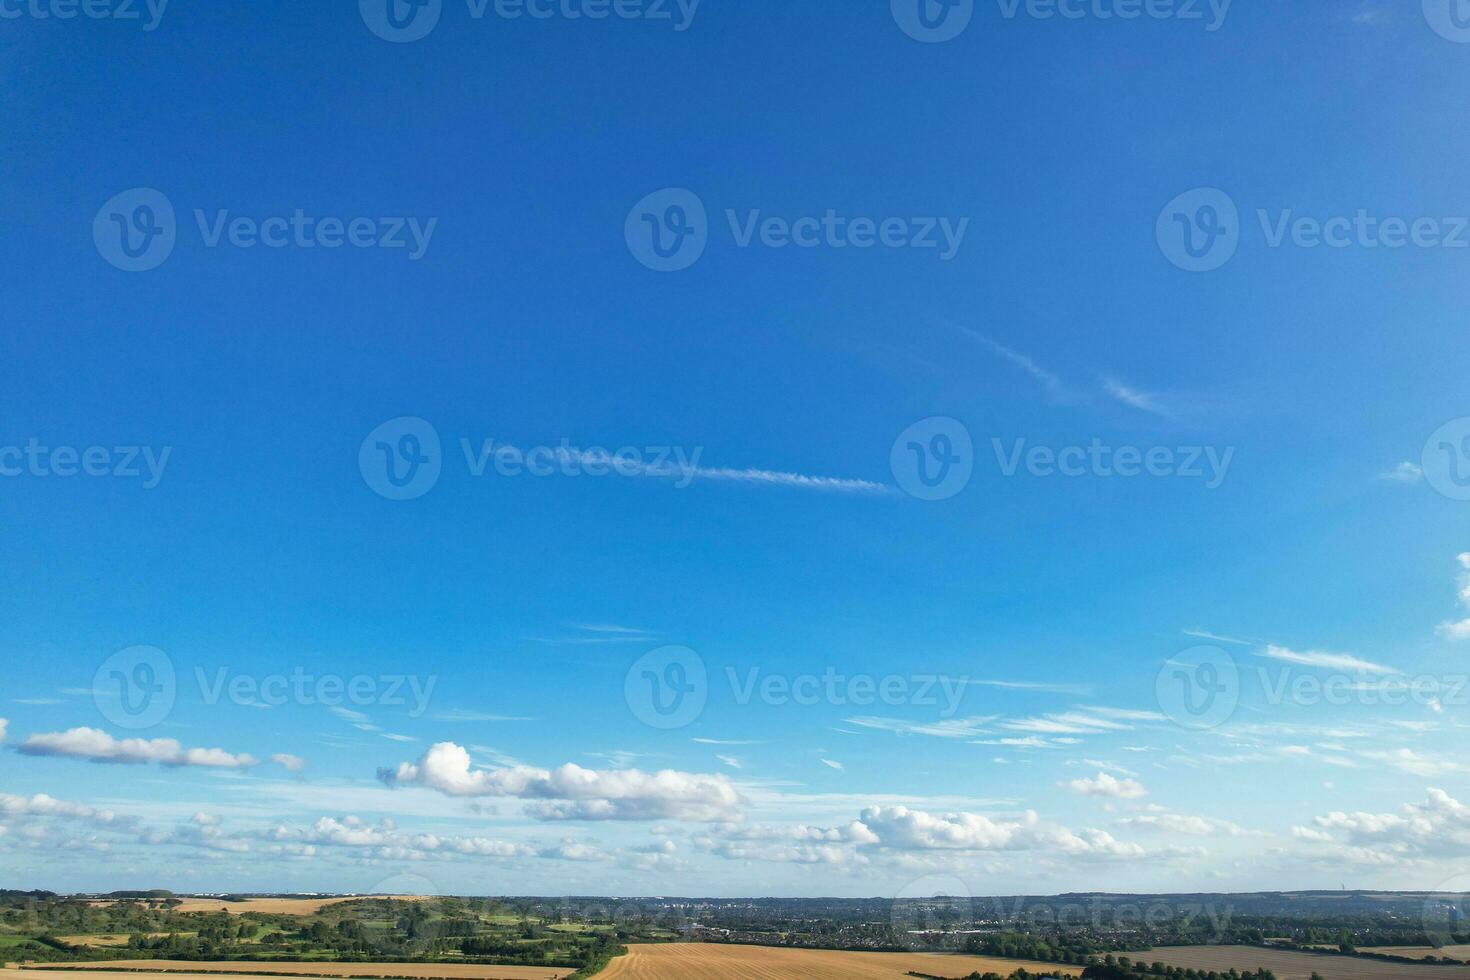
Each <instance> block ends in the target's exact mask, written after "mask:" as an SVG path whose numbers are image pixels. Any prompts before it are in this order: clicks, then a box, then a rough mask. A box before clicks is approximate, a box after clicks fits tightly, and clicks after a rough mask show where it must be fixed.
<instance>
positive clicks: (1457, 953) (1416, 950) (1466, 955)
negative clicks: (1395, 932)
mask: <svg viewBox="0 0 1470 980" xmlns="http://www.w3.org/2000/svg"><path fill="white" fill-rule="evenodd" d="M1358 951H1359V952H1362V953H1383V954H1385V955H1388V956H1407V957H1408V958H1409V959H1412V960H1422V959H1424V958H1425V957H1429V956H1448V957H1449V958H1450V959H1452V960H1470V945H1465V944H1461V945H1459V946H1441V947H1434V946H1359V947H1358Z"/></svg>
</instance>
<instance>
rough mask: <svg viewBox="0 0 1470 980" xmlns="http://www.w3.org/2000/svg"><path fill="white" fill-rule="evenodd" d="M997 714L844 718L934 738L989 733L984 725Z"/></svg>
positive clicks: (900, 732)
mask: <svg viewBox="0 0 1470 980" xmlns="http://www.w3.org/2000/svg"><path fill="white" fill-rule="evenodd" d="M997 717H998V716H996V715H985V716H983V717H979V716H977V717H971V718H946V719H943V720H941V721H934V722H916V721H904V720H903V719H901V718H878V717H873V716H871V715H862V716H859V717H857V718H848V719H846V722H847V724H849V725H859V726H861V727H863V728H877V729H879V730H881V731H887V732H894V733H896V734H898V735H930V736H933V737H935V738H975V737H977V736H980V735H987V734H989V733H988V732H987V731H986V730H985V728H984V726H985V725H987V724H989V723H990V722H992V721H994V720H995V719H996V718H997Z"/></svg>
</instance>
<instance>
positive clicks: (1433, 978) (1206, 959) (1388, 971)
mask: <svg viewBox="0 0 1470 980" xmlns="http://www.w3.org/2000/svg"><path fill="white" fill-rule="evenodd" d="M1127 955H1129V956H1131V957H1132V958H1133V959H1136V960H1143V961H1144V962H1145V963H1153V962H1156V961H1157V962H1160V963H1167V964H1169V965H1170V966H1182V967H1186V968H1190V969H1196V970H1219V971H1220V972H1222V973H1223V972H1225V971H1226V970H1229V969H1231V968H1232V967H1234V968H1235V969H1238V970H1259V969H1261V968H1262V967H1265V968H1266V969H1268V970H1270V971H1271V972H1272V973H1275V974H1276V978H1277V980H1310V978H1311V976H1312V971H1314V970H1315V971H1316V972H1318V973H1320V974H1322V976H1324V977H1326V978H1327V980H1470V966H1438V965H1434V964H1422V965H1421V964H1415V963H1385V962H1383V961H1382V960H1370V959H1365V958H1363V957H1361V956H1327V955H1324V956H1319V955H1317V954H1316V953H1296V952H1292V951H1291V950H1285V949H1257V948H1255V947H1253V946H1160V947H1158V948H1156V949H1151V950H1149V951H1148V952H1146V953H1129V954H1127Z"/></svg>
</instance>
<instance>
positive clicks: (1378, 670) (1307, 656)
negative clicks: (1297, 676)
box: [1259, 644, 1398, 674]
mask: <svg viewBox="0 0 1470 980" xmlns="http://www.w3.org/2000/svg"><path fill="white" fill-rule="evenodd" d="M1259 655H1260V656H1262V657H1266V658H1269V659H1271V660H1283V661H1285V662H1287V663H1293V664H1300V665H1302V666H1303V667H1324V668H1327V669H1329V670H1349V671H1354V672H1356V673H1363V674H1397V673H1398V671H1397V670H1395V669H1394V668H1392V667H1385V666H1383V665H1382V664H1375V663H1372V662H1370V661H1367V660H1363V659H1361V658H1359V657H1355V656H1353V655H1351V654H1347V653H1326V652H1323V651H1321V650H1309V651H1307V652H1305V653H1302V652H1298V651H1296V650H1288V649H1287V648H1286V647H1279V646H1276V645H1275V644H1271V645H1268V646H1267V647H1266V649H1265V650H1264V651H1262V652H1261V653H1260V654H1259Z"/></svg>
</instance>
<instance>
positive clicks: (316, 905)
mask: <svg viewBox="0 0 1470 980" xmlns="http://www.w3.org/2000/svg"><path fill="white" fill-rule="evenodd" d="M373 897H375V898H391V899H393V900H394V901H398V902H427V901H430V900H431V899H430V898H429V897H428V896H424V895H381V896H373ZM360 898H361V896H344V897H338V898H246V899H240V900H238V901H232V900H227V899H222V898H174V899H169V900H167V901H168V905H169V907H170V908H172V910H173V911H175V912H228V913H230V914H231V915H243V914H244V913H246V912H260V913H262V914H264V915H315V914H316V913H318V912H320V911H321V910H322V909H324V908H326V907H327V906H329V905H339V904H341V903H342V902H356V901H359V900H360ZM88 904H89V905H94V906H96V907H98V908H107V907H109V906H113V905H117V904H118V901H117V900H115V899H97V900H93V901H91V902H89V903H88ZM146 904H150V905H154V906H160V907H161V906H163V905H164V904H165V903H164V902H163V901H157V900H152V901H148V902H147V903H146Z"/></svg>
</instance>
